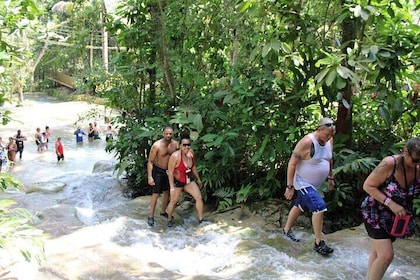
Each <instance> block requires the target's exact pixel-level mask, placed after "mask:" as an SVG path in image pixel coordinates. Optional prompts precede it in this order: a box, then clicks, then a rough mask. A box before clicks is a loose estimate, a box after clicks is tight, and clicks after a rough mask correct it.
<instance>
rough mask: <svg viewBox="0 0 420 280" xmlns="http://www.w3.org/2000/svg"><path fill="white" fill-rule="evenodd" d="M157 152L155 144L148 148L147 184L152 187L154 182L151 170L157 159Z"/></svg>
mask: <svg viewBox="0 0 420 280" xmlns="http://www.w3.org/2000/svg"><path fill="white" fill-rule="evenodd" d="M157 150H158V148H157V147H156V145H155V144H153V145H152V147H151V148H150V153H149V159H148V161H147V183H148V184H149V185H150V186H154V185H155V181H154V180H153V176H152V174H153V173H152V170H153V164H154V163H155V160H156V157H157Z"/></svg>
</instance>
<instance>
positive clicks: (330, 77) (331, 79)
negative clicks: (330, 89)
mask: <svg viewBox="0 0 420 280" xmlns="http://www.w3.org/2000/svg"><path fill="white" fill-rule="evenodd" d="M336 76H337V72H336V71H334V70H331V71H330V72H329V73H328V75H327V78H326V79H325V84H326V85H327V86H331V84H332V83H333V82H334V80H335V77H336Z"/></svg>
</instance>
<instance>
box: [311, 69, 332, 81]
mask: <svg viewBox="0 0 420 280" xmlns="http://www.w3.org/2000/svg"><path fill="white" fill-rule="evenodd" d="M329 71H330V69H329V68H325V69H323V70H322V71H321V72H319V73H318V75H316V76H315V79H316V81H317V82H318V83H322V80H324V78H325V76H326V75H327V74H328V72H329Z"/></svg>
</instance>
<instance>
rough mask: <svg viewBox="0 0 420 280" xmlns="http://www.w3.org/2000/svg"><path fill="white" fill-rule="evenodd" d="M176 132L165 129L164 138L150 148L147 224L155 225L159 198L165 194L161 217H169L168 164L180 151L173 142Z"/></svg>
mask: <svg viewBox="0 0 420 280" xmlns="http://www.w3.org/2000/svg"><path fill="white" fill-rule="evenodd" d="M173 136H174V131H173V129H172V128H171V127H165V129H164V130H163V138H162V139H160V140H157V141H156V142H154V143H153V145H152V147H151V148H150V153H149V159H148V162H147V183H148V184H149V186H151V187H152V197H151V199H150V212H149V216H148V217H147V224H148V225H149V226H150V227H153V226H154V225H155V219H154V215H155V209H156V204H157V201H158V198H159V196H160V195H161V194H162V193H163V198H162V211H161V213H160V215H161V216H164V217H167V214H166V207H167V206H168V201H169V181H168V162H169V158H170V156H171V155H172V153H174V152H175V151H176V150H178V146H179V145H178V142H177V141H175V140H173V139H172V138H173Z"/></svg>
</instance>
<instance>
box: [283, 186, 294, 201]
mask: <svg viewBox="0 0 420 280" xmlns="http://www.w3.org/2000/svg"><path fill="white" fill-rule="evenodd" d="M294 194H295V189H294V188H291V189H289V188H286V192H285V193H284V197H285V198H286V199H287V200H291V199H292V197H293V195H294Z"/></svg>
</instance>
